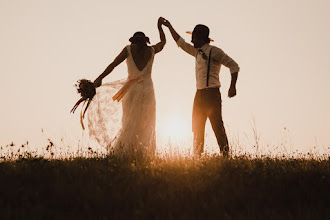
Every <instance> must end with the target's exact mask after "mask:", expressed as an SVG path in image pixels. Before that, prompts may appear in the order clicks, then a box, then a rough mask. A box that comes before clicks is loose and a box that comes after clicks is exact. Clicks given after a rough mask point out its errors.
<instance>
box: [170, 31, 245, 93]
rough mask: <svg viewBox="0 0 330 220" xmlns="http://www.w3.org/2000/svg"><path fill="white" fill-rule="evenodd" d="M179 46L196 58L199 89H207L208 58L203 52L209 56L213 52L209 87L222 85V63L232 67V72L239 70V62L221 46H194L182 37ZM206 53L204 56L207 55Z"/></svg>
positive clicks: (178, 42)
mask: <svg viewBox="0 0 330 220" xmlns="http://www.w3.org/2000/svg"><path fill="white" fill-rule="evenodd" d="M176 43H177V45H178V46H179V47H181V48H182V49H183V50H184V51H186V52H187V53H189V54H190V55H192V56H194V57H195V58H196V86H197V89H205V88H207V87H206V80H207V66H208V59H205V58H203V53H204V54H205V55H206V57H209V54H210V50H211V48H212V52H211V62H210V72H209V74H210V75H209V86H208V88H216V87H220V80H219V73H220V67H221V65H224V66H226V67H228V68H229V69H230V73H231V74H233V73H236V72H238V71H239V66H238V64H237V63H236V62H235V61H234V60H233V59H232V58H230V57H229V56H228V55H227V54H225V53H224V52H223V51H222V50H221V49H220V48H218V47H215V46H211V45H209V44H205V45H203V46H202V47H201V48H194V46H193V45H191V44H188V43H187V42H185V41H184V39H183V38H182V37H180V39H179V40H178V41H177V42H176ZM205 55H204V57H205Z"/></svg>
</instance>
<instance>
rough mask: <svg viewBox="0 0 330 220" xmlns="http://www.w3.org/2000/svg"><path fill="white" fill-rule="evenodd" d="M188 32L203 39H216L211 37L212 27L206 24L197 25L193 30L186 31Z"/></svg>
mask: <svg viewBox="0 0 330 220" xmlns="http://www.w3.org/2000/svg"><path fill="white" fill-rule="evenodd" d="M186 33H187V34H191V35H192V34H194V35H195V36H197V37H198V38H201V39H209V40H210V41H214V40H213V39H211V38H209V34H210V29H209V28H208V27H207V26H206V25H204V24H198V25H196V26H195V28H194V30H193V31H192V32H191V31H186Z"/></svg>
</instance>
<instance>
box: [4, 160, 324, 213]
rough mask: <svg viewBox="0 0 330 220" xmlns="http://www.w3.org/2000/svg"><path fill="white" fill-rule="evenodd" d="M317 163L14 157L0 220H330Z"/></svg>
mask: <svg viewBox="0 0 330 220" xmlns="http://www.w3.org/2000/svg"><path fill="white" fill-rule="evenodd" d="M329 187H330V162H329V160H316V159H310V160H307V159H283V160H281V159H269V158H268V159H250V158H246V157H239V158H233V159H224V158H221V157H205V158H202V159H200V160H192V159H156V160H155V161H153V162H148V163H147V162H144V163H136V162H134V161H133V162H128V161H125V160H120V159H115V158H111V159H109V158H105V159H104V158H102V159H95V158H94V159H83V158H77V159H73V160H50V161H49V160H45V159H41V158H39V159H21V160H18V161H5V162H2V163H0V208H1V210H0V219H17V218H21V219H329V218H330V189H329Z"/></svg>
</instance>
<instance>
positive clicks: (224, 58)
mask: <svg viewBox="0 0 330 220" xmlns="http://www.w3.org/2000/svg"><path fill="white" fill-rule="evenodd" d="M217 49H218V50H217V54H216V56H215V57H214V59H216V61H217V62H219V63H220V64H222V65H224V66H226V67H228V68H229V69H230V73H231V74H233V73H237V72H239V66H238V64H237V63H236V62H235V61H234V60H233V59H232V58H231V57H229V56H228V55H227V54H226V53H225V52H223V51H222V50H221V49H219V48H217Z"/></svg>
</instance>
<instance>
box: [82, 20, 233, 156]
mask: <svg viewBox="0 0 330 220" xmlns="http://www.w3.org/2000/svg"><path fill="white" fill-rule="evenodd" d="M163 25H164V26H166V27H168V28H169V30H170V32H171V35H172V37H173V39H174V40H175V41H176V43H177V45H178V46H179V47H180V48H182V49H183V50H184V51H186V52H187V53H188V54H190V55H192V56H193V57H195V59H196V86H197V92H196V95H195V99H194V105H193V114H192V130H193V133H194V146H193V148H194V156H197V157H198V156H200V155H201V153H202V152H203V148H204V133H205V123H206V120H207V118H209V120H210V122H211V125H212V129H213V131H214V133H215V135H216V138H217V141H218V144H219V147H220V152H221V153H222V154H223V155H224V156H228V153H229V146H228V139H227V135H226V132H225V128H224V125H223V121H222V114H221V95H220V90H219V88H220V81H219V73H220V67H221V65H224V66H226V67H228V68H229V69H230V72H231V85H230V88H229V91H228V96H229V97H234V96H235V95H236V80H237V76H238V71H239V66H238V65H237V63H236V62H235V61H234V60H233V59H231V58H230V57H229V56H228V55H227V54H225V53H224V52H223V51H222V50H221V49H220V48H218V47H215V46H212V45H210V41H211V39H210V38H209V28H208V27H207V26H205V25H200V24H199V25H196V26H195V28H194V30H193V32H192V33H191V32H189V33H191V34H192V40H191V42H192V44H193V45H191V44H189V43H186V42H185V41H184V40H183V38H182V37H180V35H179V34H178V33H177V32H176V31H175V29H174V28H173V27H172V25H171V23H170V22H169V21H168V20H166V19H164V18H159V19H158V30H159V35H160V42H159V43H158V44H156V45H153V46H148V44H149V43H150V42H149V38H148V37H146V36H145V34H144V33H143V32H136V33H135V34H134V35H133V37H131V38H130V39H129V41H130V42H131V44H130V45H128V46H126V47H125V48H124V49H123V50H122V51H121V53H120V54H119V55H118V56H117V57H116V58H115V60H114V61H113V62H112V63H111V64H110V65H109V66H108V67H107V68H106V69H105V70H104V72H103V73H102V74H101V75H100V76H99V77H98V78H97V79H96V80H95V81H94V85H95V86H96V87H99V88H97V94H96V96H95V98H94V100H93V102H92V104H91V107H90V110H89V114H88V122H89V132H90V135H91V136H92V137H94V138H95V139H96V140H97V141H98V142H99V143H100V144H101V145H102V146H107V149H108V150H109V151H110V152H112V153H114V154H119V155H128V154H134V155H136V156H142V157H152V156H153V155H154V153H155V148H156V135H155V121H156V101H155V94H154V87H153V82H152V79H151V70H152V65H153V59H154V56H155V54H156V53H158V52H160V51H162V49H163V47H164V45H165V43H166V38H165V34H164V31H163V29H162V26H163ZM187 33H188V32H187ZM124 60H126V63H127V70H128V78H127V79H126V80H119V81H115V82H112V83H106V84H103V85H102V79H103V78H104V77H106V76H107V75H108V74H109V73H111V72H112V70H113V69H114V68H115V67H116V66H118V65H119V64H120V63H121V62H123V61H124ZM101 85H102V86H101ZM117 101H118V102H117ZM119 101H120V102H121V105H120V104H119V103H120V102H119ZM120 119H121V121H120Z"/></svg>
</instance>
